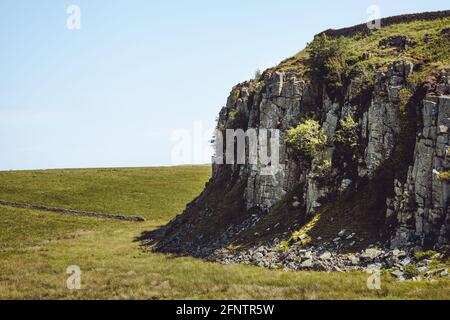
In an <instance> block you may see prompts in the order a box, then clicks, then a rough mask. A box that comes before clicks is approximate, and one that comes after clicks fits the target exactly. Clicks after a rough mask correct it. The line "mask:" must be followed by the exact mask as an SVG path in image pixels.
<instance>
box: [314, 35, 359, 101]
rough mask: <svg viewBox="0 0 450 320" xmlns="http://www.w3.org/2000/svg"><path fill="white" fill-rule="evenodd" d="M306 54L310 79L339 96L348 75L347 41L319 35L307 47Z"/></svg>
mask: <svg viewBox="0 0 450 320" xmlns="http://www.w3.org/2000/svg"><path fill="white" fill-rule="evenodd" d="M308 52H309V61H308V62H309V66H310V68H311V74H312V77H313V78H314V79H316V80H317V81H319V82H323V83H324V84H325V86H326V87H327V89H328V91H330V92H329V93H330V94H332V95H336V94H341V93H342V92H341V91H342V88H343V87H344V83H345V81H346V80H347V78H348V77H349V73H350V68H349V66H348V63H347V60H348V59H349V58H350V50H349V41H348V39H346V38H337V39H329V38H328V37H327V36H326V35H325V34H321V35H318V36H317V37H316V38H315V39H314V41H313V42H312V43H311V44H310V45H309V46H308Z"/></svg>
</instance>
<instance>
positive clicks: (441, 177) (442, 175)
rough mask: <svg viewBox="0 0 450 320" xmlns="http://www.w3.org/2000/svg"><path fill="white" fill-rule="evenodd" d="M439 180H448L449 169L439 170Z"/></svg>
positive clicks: (449, 179)
mask: <svg viewBox="0 0 450 320" xmlns="http://www.w3.org/2000/svg"><path fill="white" fill-rule="evenodd" d="M439 180H441V181H450V170H447V171H444V172H441V173H440V174H439Z"/></svg>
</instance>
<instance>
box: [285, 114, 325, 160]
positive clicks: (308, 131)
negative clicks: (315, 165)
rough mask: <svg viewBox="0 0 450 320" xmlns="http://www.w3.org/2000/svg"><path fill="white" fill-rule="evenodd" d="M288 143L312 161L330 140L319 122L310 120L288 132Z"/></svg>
mask: <svg viewBox="0 0 450 320" xmlns="http://www.w3.org/2000/svg"><path fill="white" fill-rule="evenodd" d="M288 142H289V143H290V144H291V145H293V146H294V147H295V148H296V149H297V150H299V151H301V152H302V153H303V154H304V155H306V156H308V157H309V158H311V159H314V158H317V157H318V156H319V155H320V154H321V153H322V151H323V150H324V148H325V146H326V144H327V142H328V138H327V135H326V134H325V131H324V130H323V128H322V127H321V126H320V124H319V122H317V121H315V120H313V119H309V120H306V121H305V122H302V123H300V124H299V125H298V126H297V127H295V128H292V129H290V130H289V131H288Z"/></svg>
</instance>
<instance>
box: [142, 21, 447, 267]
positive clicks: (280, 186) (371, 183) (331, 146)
mask: <svg viewBox="0 0 450 320" xmlns="http://www.w3.org/2000/svg"><path fill="white" fill-rule="evenodd" d="M447 16H448V15H447ZM329 32H330V31H329ZM399 39H400V40H399ZM394 40H395V41H394ZM394 40H393V38H388V39H385V41H384V42H383V45H385V46H390V45H393V43H394V44H395V45H399V46H400V47H401V49H402V50H405V49H407V48H408V46H409V44H411V42H408V41H409V40H408V39H407V38H406V37H400V38H395V39H394ZM365 58H367V57H363V59H365ZM416 69H418V68H417V66H415V65H414V63H413V62H412V61H410V60H408V59H403V58H399V59H398V61H396V62H394V63H391V64H389V65H388V67H387V68H386V69H385V70H378V71H377V72H376V73H375V74H374V77H373V79H371V81H373V84H372V86H371V87H370V90H366V91H364V92H360V91H355V90H353V89H354V88H355V87H356V86H357V83H356V80H355V79H352V80H351V81H350V82H349V83H347V85H346V87H345V91H344V92H343V94H342V96H341V97H338V98H337V97H336V96H333V94H331V93H330V92H329V90H327V88H326V86H325V85H324V84H323V83H320V82H318V81H315V80H314V79H313V80H312V81H307V80H305V78H304V77H302V76H301V75H299V74H298V72H295V71H291V70H289V69H287V70H283V68H275V69H270V70H267V71H266V72H264V73H263V74H262V75H261V77H260V78H258V79H255V80H252V81H249V82H245V83H242V84H239V85H237V86H236V87H234V88H233V90H232V92H231V95H230V97H229V99H228V102H227V105H226V106H225V107H224V108H223V109H222V110H221V112H220V116H219V119H218V129H219V130H222V131H223V130H225V129H243V130H248V129H255V130H257V131H259V130H261V129H269V130H270V129H272V130H279V132H280V139H279V141H280V150H279V153H280V161H279V163H271V164H270V170H271V171H270V172H271V173H270V174H267V170H268V168H267V167H266V166H264V165H261V164H249V161H246V164H244V165H238V164H232V165H220V164H214V165H213V176H212V179H211V181H210V182H209V183H208V184H207V186H206V189H205V191H204V192H203V193H202V195H200V197H198V198H197V199H196V200H194V201H193V202H192V203H191V204H189V206H188V207H187V209H186V212H185V213H184V214H182V215H180V216H178V217H177V218H176V219H175V220H174V221H172V222H171V223H169V225H168V226H166V227H164V228H162V229H160V230H158V231H157V232H153V233H152V234H151V235H150V236H149V237H148V241H149V243H152V244H154V245H155V247H154V248H155V250H156V251H160V252H173V253H179V254H190V255H194V256H198V257H204V258H209V259H212V260H216V261H217V260H218V261H222V262H224V261H225V262H242V261H243V260H245V261H247V262H248V261H251V260H252V259H253V260H255V259H254V256H259V255H263V256H265V255H267V253H268V252H269V253H270V252H272V251H270V249H268V248H276V247H277V246H279V245H280V243H281V242H282V241H286V242H287V243H288V244H289V241H291V242H293V243H298V242H299V240H300V243H302V241H303V240H305V239H297V238H296V239H294V240H295V241H293V240H292V239H293V238H292V233H293V232H295V231H298V230H300V229H302V228H303V229H304V228H305V225H306V224H307V223H308V222H310V221H311V220H313V219H314V217H318V216H320V215H323V216H325V215H326V219H330V220H329V221H327V222H326V224H328V225H329V227H330V228H332V227H333V224H338V222H337V221H351V223H354V225H355V226H356V227H355V228H357V227H358V223H359V224H361V225H363V224H367V227H366V229H364V230H363V231H361V232H363V233H364V236H363V235H360V237H359V239H357V240H356V238H355V232H353V233H350V234H346V235H345V238H344V239H341V237H339V236H338V235H337V234H336V233H333V234H332V235H329V234H326V232H324V234H323V235H322V234H320V235H319V236H317V235H316V236H315V237H311V234H310V231H309V229H308V230H304V234H303V235H302V236H303V238H306V237H308V238H309V241H304V243H305V246H306V249H304V248H302V249H301V250H303V251H302V252H301V254H302V257H303V258H302V259H300V260H301V261H298V263H296V264H294V265H295V267H293V269H298V267H299V266H303V267H302V268H305V269H309V268H313V265H315V264H316V263H318V262H317V261H322V263H321V264H323V265H327V263H326V261H327V260H328V259H325V258H326V257H323V256H322V255H323V254H324V252H323V251H324V250H333V251H332V254H333V255H335V254H336V255H337V254H338V253H336V252H345V251H347V252H350V251H352V250H353V251H355V252H357V251H359V250H365V248H366V247H367V245H369V243H371V244H377V245H378V246H381V247H385V248H391V249H396V248H414V247H416V249H417V247H419V248H434V249H440V248H443V247H445V246H447V245H449V241H450V213H449V212H450V211H449V201H448V200H449V196H450V193H449V192H450V191H449V190H450V188H449V181H448V179H443V178H442V177H441V176H442V174H443V173H445V172H447V171H448V170H449V169H450V164H449V162H448V151H449V150H450V149H449V148H450V144H449V137H448V135H449V132H448V130H449V129H448V128H449V126H450V82H449V78H448V77H447V74H446V72H445V71H442V72H441V73H440V74H439V75H437V76H436V78H435V80H434V81H428V82H426V83H425V84H424V85H420V86H417V85H415V84H413V83H411V78H412V75H413V74H414V73H415V72H416ZM346 118H351V119H353V120H354V121H355V122H356V124H357V130H356V132H357V136H356V137H355V139H356V141H357V146H356V147H355V148H353V149H351V150H350V151H349V150H348V149H346V148H345V147H344V146H342V145H341V144H339V142H338V141H336V138H335V137H336V133H337V131H339V129H341V120H343V119H346ZM302 119H315V120H317V121H319V122H320V124H321V126H322V128H323V130H324V132H325V134H326V135H327V137H328V144H327V145H326V147H325V150H324V151H323V152H322V157H323V158H324V159H325V160H327V161H329V163H330V164H331V165H330V166H331V167H330V168H328V169H326V170H325V171H326V173H325V174H320V173H318V172H317V168H315V166H314V164H312V163H311V161H310V160H308V159H307V158H305V157H303V156H301V155H299V154H298V152H297V150H295V148H294V147H293V146H292V145H291V144H289V143H288V142H287V132H288V130H289V129H290V128H293V127H295V126H297V125H298V124H299V123H300V122H301V121H302ZM248 156H249V155H248V153H247V154H246V157H247V158H246V160H249V159H248ZM358 198H360V199H362V201H363V202H367V203H365V204H364V203H363V204H359V203H358V204H355V203H356V202H357V201H359V200H358ZM367 199H368V200H367ZM352 201H353V202H352ZM341 205H343V206H344V207H345V208H344V209H342V212H344V213H342V214H340V215H341V217H340V216H338V214H336V217H335V216H334V213H333V212H335V211H336V210H337V209H336V208H338V207H339V208H340V207H342V206H341ZM361 205H367V206H368V207H367V208H368V209H367V212H363V213H361V215H358V216H356V215H355V216H351V215H350V216H349V214H348V212H351V210H353V208H359V206H361ZM369 206H370V207H369ZM323 216H322V220H323V219H324V218H323ZM342 217H344V218H342ZM334 219H335V220H334ZM345 219H347V220H345ZM358 219H360V221H358ZM365 220H367V221H365ZM369 222H370V223H369ZM374 223H375V224H374ZM322 225H324V223H322ZM339 227H340V226H336V228H339ZM344 227H345V226H344ZM311 228H313V227H311ZM319 233H320V232H319ZM352 234H353V236H352ZM343 236H344V235H343ZM311 238H312V239H311ZM338 238H339V239H338ZM363 238H364V239H363ZM289 239H291V240H289ZM262 245H263V246H267V248H266V249H265V250H266V252H259V251H257V249H250V253H249V251H245V250H248V248H249V247H250V248H261V246H262ZM308 245H309V246H311V247H312V248H316V249H317V248H320V250H319V251H315V252H313V253H312V254H308V255H307V256H304V254H306V253H307V252H309V251H308V249H307V248H308ZM241 247H242V249H240V248H241ZM230 248H232V250H231V249H230ZM244 248H247V249H244ZM263 248H264V247H263ZM255 250H256V251H255ZM304 250H306V251H304ZM406 250H408V249H406ZM320 251H322V252H320ZM244 252H246V253H245V254H244ZM326 252H328V251H326ZM319 254H320V255H321V256H320V257H319V256H318V255H319ZM271 255H272V256H273V257H274V261H276V259H275V253H271ZM383 255H385V256H386V257H392V254H390V253H383ZM239 256H241V257H245V259H244V258H242V259H239V258H236V257H239ZM360 259H361V260H364V259H365V260H366V261H369V262H371V263H372V262H373V261H374V260H375V259H371V258H370V257H369V258H368V257H364V256H361V255H358V256H352V257H350V258H348V259H347V260H345V261H344V260H342V261H343V262H342V263H341V264H339V265H331V264H330V266H331V267H330V268H331V269H332V268H334V267H336V268H338V269H339V268H340V269H345V266H356V265H357V264H358V263H356V262H355V261H356V260H358V261H359V260H360ZM338 260H339V259H338ZM245 261H244V262H245ZM256 261H258V259H256ZM291 262H293V261H291ZM293 263H294V262H293ZM261 265H262V266H266V265H265V262H262V263H261ZM269 265H270V263H268V266H269ZM324 269H326V270H328V269H329V268H324Z"/></svg>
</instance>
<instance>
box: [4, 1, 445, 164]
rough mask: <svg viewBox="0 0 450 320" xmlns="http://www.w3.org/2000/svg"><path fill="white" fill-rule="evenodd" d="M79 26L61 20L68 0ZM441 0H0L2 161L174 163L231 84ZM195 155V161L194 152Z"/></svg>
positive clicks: (438, 5) (208, 122) (441, 5)
mask: <svg viewBox="0 0 450 320" xmlns="http://www.w3.org/2000/svg"><path fill="white" fill-rule="evenodd" d="M71 4H76V5H78V6H79V7H80V8H81V30H76V31H70V30H68V29H67V28H66V20H67V17H68V15H67V13H66V9H67V7H68V6H69V5H71ZM372 4H376V5H378V6H379V7H380V8H381V14H382V16H390V15H396V14H401V13H411V12H420V11H428V10H433V11H434V10H442V9H448V7H449V6H448V4H449V3H448V1H447V0H446V1H425V0H423V1H411V0H409V1H406V0H405V1H392V0H389V1H364V0H362V1H361V0H354V1H325V0H314V1H311V0H308V1H300V0H284V1H283V0H280V1H264V0H245V1H243V0H240V1H237V0H227V1H211V0H202V1H200V0H198V1H197V0H191V1H186V0H183V1H181V0H180V1H173V0H165V1H149V0H128V1H126V0H122V1H119V0H117V1H107V0H102V1H100V0H72V1H62V0H39V1H35V0H26V1H25V0H1V2H0V170H9V169H36V168H68V167H115V166H150V165H171V164H172V162H171V150H172V147H173V145H174V142H173V141H171V139H170V135H171V132H172V131H173V130H174V129H177V128H186V129H191V128H193V126H194V123H195V122H196V121H201V122H202V123H203V125H204V127H205V129H206V127H211V128H212V127H213V126H214V120H215V119H216V117H217V114H218V112H219V110H220V108H221V107H222V106H223V105H224V104H225V102H226V98H227V95H228V93H229V91H230V89H231V87H232V86H233V85H234V84H236V83H239V82H242V81H245V80H247V79H248V78H251V77H252V76H253V73H254V71H255V70H256V69H257V68H260V69H265V68H267V67H270V66H273V65H276V64H277V63H278V62H280V61H281V60H283V59H284V58H287V57H289V56H291V55H293V54H295V53H296V52H297V51H299V50H301V49H302V48H303V47H304V46H305V44H306V43H307V42H308V41H310V40H311V39H312V37H313V35H314V34H316V33H318V32H320V31H322V30H324V29H327V28H330V27H331V28H339V27H344V26H350V25H354V24H357V23H361V22H365V21H366V19H367V18H368V16H369V15H368V14H367V13H366V9H367V7H368V6H369V5H372ZM193 162H198V161H195V160H193Z"/></svg>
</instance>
